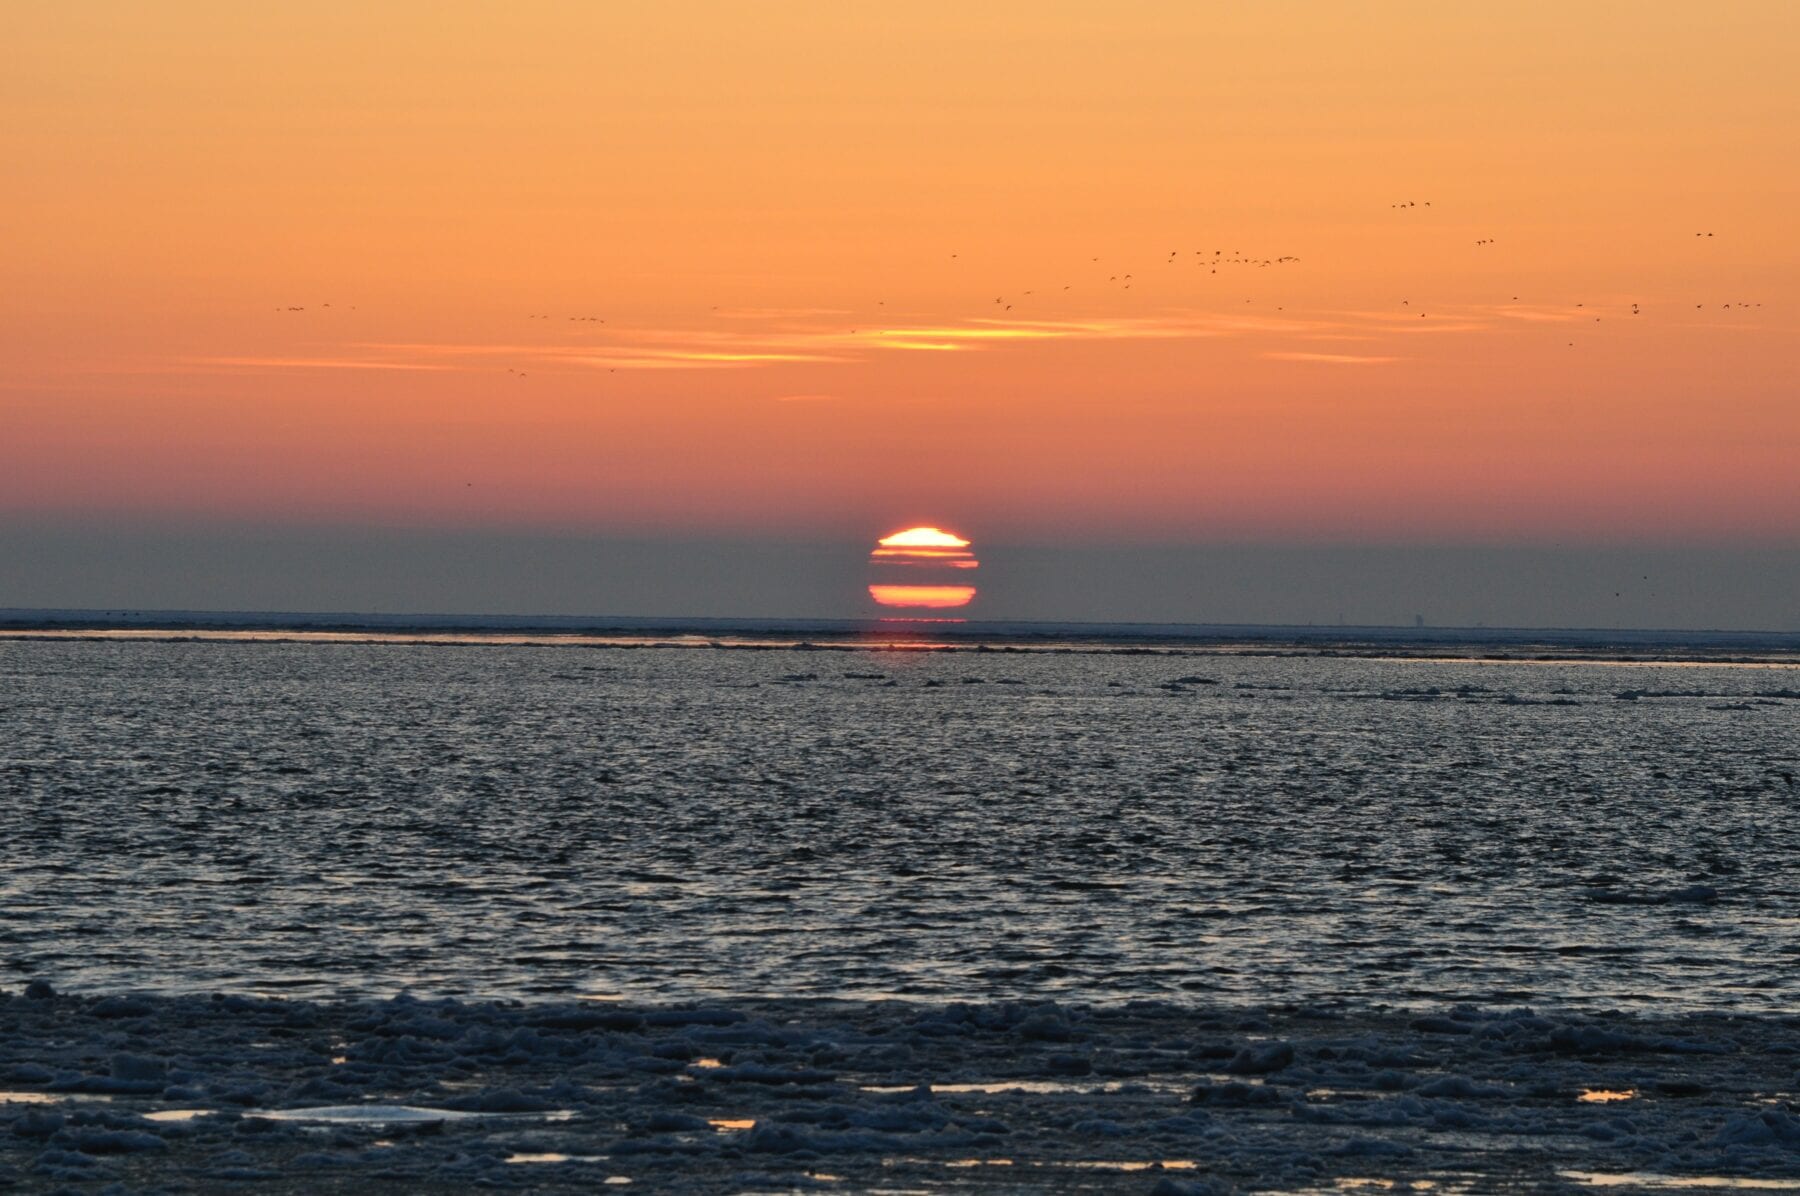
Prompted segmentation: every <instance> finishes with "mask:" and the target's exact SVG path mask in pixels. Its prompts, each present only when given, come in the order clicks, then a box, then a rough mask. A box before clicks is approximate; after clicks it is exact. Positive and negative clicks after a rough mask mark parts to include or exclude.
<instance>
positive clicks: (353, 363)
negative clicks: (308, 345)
mask: <svg viewBox="0 0 1800 1196" xmlns="http://www.w3.org/2000/svg"><path fill="white" fill-rule="evenodd" d="M181 361H182V364H185V365H186V366H188V367H190V368H199V369H206V368H209V367H210V368H215V369H219V370H222V371H228V372H238V371H248V370H259V369H260V370H448V369H451V368H452V367H451V366H447V365H439V364H433V363H431V362H426V361H375V360H370V359H364V358H354V357H342V358H330V357H186V358H182V359H181Z"/></svg>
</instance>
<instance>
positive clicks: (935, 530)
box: [877, 527, 969, 548]
mask: <svg viewBox="0 0 1800 1196" xmlns="http://www.w3.org/2000/svg"><path fill="white" fill-rule="evenodd" d="M877 543H878V544H880V545H881V547H883V548H967V547H968V546H969V542H968V541H967V540H965V539H963V538H962V537H961V536H959V535H957V534H956V533H955V532H947V531H945V530H944V529H943V528H940V527H909V528H907V529H906V530H905V531H903V532H895V533H894V534H893V535H891V536H883V537H881V539H880V540H878V541H877Z"/></svg>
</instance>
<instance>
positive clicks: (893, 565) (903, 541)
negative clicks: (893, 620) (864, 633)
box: [869, 526, 981, 610]
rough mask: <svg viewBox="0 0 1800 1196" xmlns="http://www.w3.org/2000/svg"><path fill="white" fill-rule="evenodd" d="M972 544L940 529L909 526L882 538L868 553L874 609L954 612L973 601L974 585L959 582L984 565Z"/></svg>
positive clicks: (963, 538) (966, 539) (870, 595)
mask: <svg viewBox="0 0 1800 1196" xmlns="http://www.w3.org/2000/svg"><path fill="white" fill-rule="evenodd" d="M969 545H970V541H969V540H968V538H967V537H964V536H959V535H957V534H956V533H955V532H950V531H945V530H944V529H943V528H940V527H926V526H921V527H909V528H903V529H902V530H900V531H897V532H893V533H891V534H889V535H886V536H883V537H881V539H879V540H877V541H876V542H875V550H874V551H873V552H871V553H870V554H869V566H870V571H871V572H872V573H873V574H874V576H875V580H874V581H872V582H871V583H870V585H869V597H871V598H873V599H874V600H875V603H876V605H878V606H885V607H892V608H900V609H906V608H915V609H920V610H950V609H955V608H957V607H962V606H967V605H968V604H969V603H971V602H973V601H974V600H975V592H976V591H975V587H974V586H972V585H968V584H967V583H964V582H962V581H960V580H959V579H960V578H961V577H963V576H966V571H967V570H971V569H977V568H980V566H981V562H980V561H978V560H976V559H975V554H974V553H973V552H971V551H969Z"/></svg>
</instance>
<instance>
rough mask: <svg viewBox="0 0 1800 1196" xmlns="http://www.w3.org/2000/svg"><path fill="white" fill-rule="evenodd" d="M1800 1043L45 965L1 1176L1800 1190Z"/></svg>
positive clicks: (258, 1181) (147, 1181)
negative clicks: (331, 989)
mask: <svg viewBox="0 0 1800 1196" xmlns="http://www.w3.org/2000/svg"><path fill="white" fill-rule="evenodd" d="M1797 1070H1800V1019H1796V1018H1789V1017H1779V1016H1734V1015H1730V1014H1707V1013H1693V1014H1683V1015H1679V1016H1670V1017H1658V1016H1652V1015H1637V1016H1628V1015H1618V1016H1607V1015H1593V1014H1582V1015H1559V1014H1556V1013H1552V1012H1547V1011H1540V1012H1537V1013H1533V1012H1530V1011H1526V1010H1501V1009H1480V1010H1476V1009H1470V1008H1463V1009H1446V1010H1440V1011H1437V1012H1434V1013H1427V1014H1420V1013H1418V1012H1417V1011H1411V1012H1407V1011H1399V1010H1392V1009H1387V1008H1381V1007H1375V1008H1366V1009H1353V1008H1319V1007H1315V1008H1308V1007H1296V1006H1285V1007H1280V1008H1268V1009H1256V1008H1247V1007H1233V1006H1208V1007H1200V1006H1182V1005H1175V1004H1165V1003H1159V1002H1131V1003H1120V1004H1117V1005H1094V1006H1083V1005H1055V1004H1049V1003H1044V1004H1030V1003H1011V1004H992V1005H962V1004H953V1005H921V1004H911V1003H903V1002H833V1001H821V1000H814V1001H799V1000H790V1001H734V1002H728V1003H719V1004H709V1005H705V1006H687V1007H675V1006H635V1005H631V1006H628V1005H624V1004H619V1003H608V1002H573V1003H570V1002H560V1003H520V1002H514V1001H509V1002H497V1003H473V1002H456V1001H419V1000H414V999H411V998H406V997H401V998H397V999H395V1000H391V1001H379V1002H377V1001H346V1002H310V1001H288V1000H270V999H262V998H254V997H243V996H229V997H227V996H212V997H169V996H144V995H135V994H112V995H105V996H86V995H82V996H72V995H63V994H57V993H54V992H52V991H51V990H50V989H49V988H48V986H45V985H41V984H35V985H33V986H31V988H30V989H29V990H28V991H26V992H18V991H14V992H10V993H4V995H0V1186H5V1185H6V1184H8V1183H11V1184H16V1185H20V1186H22V1187H25V1188H27V1189H37V1188H44V1189H50V1188H55V1187H59V1186H72V1187H73V1188H75V1189H76V1190H100V1189H102V1188H104V1187H105V1186H106V1185H107V1184H111V1183H115V1182H117V1183H122V1184H123V1185H124V1189H125V1190H131V1191H139V1190H145V1189H155V1188H159V1187H162V1186H165V1185H166V1186H170V1187H180V1188H182V1189H183V1190H188V1191H235V1190H244V1189H245V1187H246V1185H248V1186H251V1187H254V1188H255V1189H256V1190H276V1191H351V1190H356V1191H366V1190H396V1191H398V1190H404V1191H419V1190H441V1191H455V1190H463V1189H468V1188H474V1187H504V1188H519V1189H526V1190H537V1189H555V1188H562V1187H569V1188H589V1187H593V1186H597V1185H600V1184H601V1183H603V1182H605V1181H607V1180H609V1179H610V1180H613V1181H614V1182H615V1183H620V1186H623V1183H622V1182H621V1181H626V1180H628V1181H629V1184H630V1188H629V1190H634V1191H659V1192H660V1191H668V1192H676V1191H679V1192H785V1191H815V1190H816V1191H842V1192H861V1191H870V1190H885V1191H893V1192H900V1191H909V1192H936V1191H983V1192H1000V1191H1045V1190H1051V1191H1093V1192H1136V1193H1152V1192H1158V1193H1163V1194H1165V1196H1173V1194H1176V1193H1183V1192H1190V1191H1192V1192H1222V1191H1283V1192H1302V1191H1340V1190H1345V1188H1346V1186H1347V1185H1348V1186H1355V1184H1353V1183H1351V1182H1350V1181H1366V1180H1379V1181H1392V1182H1396V1183H1401V1182H1411V1183H1413V1184H1415V1185H1422V1184H1423V1183H1427V1182H1428V1183H1431V1184H1434V1185H1436V1190H1448V1191H1494V1190H1510V1191H1517V1190H1531V1191H1541V1190H1546V1189H1567V1190H1586V1189H1588V1188H1597V1186H1598V1185H1597V1184H1596V1183H1595V1181H1594V1180H1593V1178H1592V1177H1594V1176H1602V1177H1612V1178H1613V1180H1614V1181H1615V1182H1614V1183H1612V1184H1611V1185H1610V1186H1609V1187H1608V1190H1611V1191H1622V1190H1633V1189H1641V1190H1679V1186H1680V1185H1679V1181H1680V1178H1681V1177H1686V1179H1687V1180H1689V1181H1693V1182H1695V1183H1704V1182H1706V1177H1711V1178H1712V1182H1711V1183H1709V1184H1707V1186H1709V1187H1717V1186H1720V1185H1719V1183H1718V1182H1717V1181H1718V1179H1719V1178H1720V1177H1727V1178H1730V1177H1736V1178H1738V1179H1744V1178H1752V1179H1754V1180H1756V1181H1757V1186H1761V1187H1764V1188H1774V1189H1780V1188H1785V1187H1788V1186H1789V1185H1788V1184H1787V1183H1784V1182H1781V1181H1793V1183H1794V1186H1796V1187H1800V1118H1797V1117H1795V1116H1794V1115H1793V1114H1792V1113H1791V1112H1790V1111H1789V1109H1788V1102H1790V1101H1792V1100H1794V1099H1795V1096H1794V1090H1795V1087H1796V1083H1797V1080H1800V1077H1797V1076H1796V1071H1797ZM1596 1094H1606V1096H1605V1097H1604V1098H1601V1097H1598V1096H1596ZM1584 1098H1585V1099H1584ZM278 1111H286V1112H287V1113H288V1117H286V1118H275V1117H271V1116H269V1114H270V1113H272V1112H278ZM1619 1177H1625V1178H1624V1179H1623V1180H1621V1179H1619ZM1656 1177H1670V1178H1669V1179H1667V1180H1661V1179H1657V1178H1656ZM1671 1182H1674V1183H1677V1184H1678V1186H1677V1187H1675V1188H1670V1187H1669V1186H1668V1185H1669V1183H1671ZM1725 1186H1749V1185H1731V1184H1728V1185H1725Z"/></svg>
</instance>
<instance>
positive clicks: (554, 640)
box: [0, 608, 1800, 664]
mask: <svg viewBox="0 0 1800 1196" xmlns="http://www.w3.org/2000/svg"><path fill="white" fill-rule="evenodd" d="M0 639H10V640H31V639H38V640H64V641H67V640H134V641H176V640H187V641H207V642H258V643H267V642H307V643H362V644H384V643H385V644H419V645H433V644H439V645H482V644H495V645H513V646H587V647H617V648H635V647H685V648H727V649H730V648H735V649H745V650H757V649H761V650H781V649H786V650H818V651H831V650H835V651H866V650H888V649H909V650H933V651H1031V652H1059V651H1068V652H1110V653H1125V654H1140V653H1154V654H1158V655H1189V654H1197V655H1221V654H1236V655H1259V656H1263V655H1305V656H1332V655H1342V656H1376V657H1396V656H1399V657H1415V656H1416V657H1440V658H1449V659H1459V660H1476V661H1484V660H1485V661H1498V662H1532V661H1584V660H1592V661H1602V660H1604V661H1617V662H1622V663H1634V662H1641V663H1668V664H1677V663H1714V664H1800V632H1781V631H1716V630H1711V631H1696V630H1678V629H1662V630H1641V629H1610V628H1491V627H1418V626H1413V627H1391V626H1316V625H1305V626H1293V625H1258V624H1223V623H1221V624H1205V623H1049V622H1028V621H1003V620H968V621H956V620H935V619H925V620H903V619H865V620H858V619H730V618H658V617H630V616H602V617H592V616H575V615H440V614H366V613H354V612H295V611H187V610H43V609H5V608H0Z"/></svg>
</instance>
